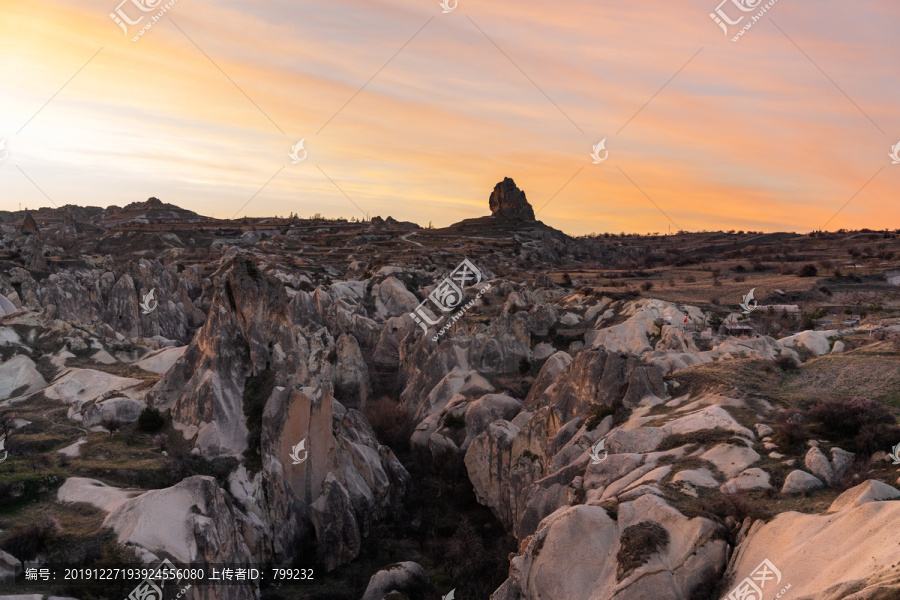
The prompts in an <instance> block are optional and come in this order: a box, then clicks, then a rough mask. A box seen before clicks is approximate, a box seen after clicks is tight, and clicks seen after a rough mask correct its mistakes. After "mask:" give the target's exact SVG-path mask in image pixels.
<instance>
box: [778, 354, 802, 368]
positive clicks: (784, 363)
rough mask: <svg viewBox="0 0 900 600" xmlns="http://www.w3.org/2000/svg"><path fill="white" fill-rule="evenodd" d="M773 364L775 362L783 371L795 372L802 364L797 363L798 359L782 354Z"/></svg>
mask: <svg viewBox="0 0 900 600" xmlns="http://www.w3.org/2000/svg"><path fill="white" fill-rule="evenodd" d="M772 362H774V363H775V366H776V367H778V368H779V369H781V370H782V371H793V370H795V369H796V368H797V367H799V366H800V363H799V362H797V359H796V358H794V357H793V356H792V355H790V354H782V355H781V356H779V357H778V358H776V359H775V360H774V361H772Z"/></svg>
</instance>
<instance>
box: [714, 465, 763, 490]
mask: <svg viewBox="0 0 900 600" xmlns="http://www.w3.org/2000/svg"><path fill="white" fill-rule="evenodd" d="M720 489H721V490H722V491H728V492H737V491H745V490H757V489H764V490H770V489H773V488H772V484H770V483H769V474H768V473H767V472H766V471H763V470H762V469H759V468H752V469H745V470H743V471H741V473H740V474H739V475H738V476H737V477H735V478H733V479H731V480H729V481H728V482H727V483H724V484H722V487H721V488H720Z"/></svg>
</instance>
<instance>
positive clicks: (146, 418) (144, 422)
mask: <svg viewBox="0 0 900 600" xmlns="http://www.w3.org/2000/svg"><path fill="white" fill-rule="evenodd" d="M165 424H166V419H165V417H163V416H162V413H161V412H159V411H158V410H157V409H155V408H153V407H152V406H148V407H147V408H145V409H144V410H142V411H141V414H140V415H139V416H138V429H140V430H141V431H146V432H152V431H156V430H158V429H162V428H163V426H164V425H165Z"/></svg>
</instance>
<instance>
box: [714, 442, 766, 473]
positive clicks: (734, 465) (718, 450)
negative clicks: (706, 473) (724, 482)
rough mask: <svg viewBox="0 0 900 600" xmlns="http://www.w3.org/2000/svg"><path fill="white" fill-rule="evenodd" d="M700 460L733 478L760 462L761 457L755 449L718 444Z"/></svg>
mask: <svg viewBox="0 0 900 600" xmlns="http://www.w3.org/2000/svg"><path fill="white" fill-rule="evenodd" d="M700 458H702V459H705V460H708V461H709V462H711V463H713V464H714V465H716V467H717V468H718V469H719V470H720V471H722V473H724V474H725V476H726V477H729V478H732V477H736V476H737V474H738V473H740V472H741V471H743V470H744V469H746V468H747V467H749V466H750V465H752V464H753V463H755V462H756V461H758V460H759V458H760V456H759V454H757V453H756V452H755V451H754V450H753V448H748V447H746V446H733V445H731V444H718V445H716V446H715V447H713V448H711V449H709V450H707V451H706V452H704V453H703V454H701V455H700Z"/></svg>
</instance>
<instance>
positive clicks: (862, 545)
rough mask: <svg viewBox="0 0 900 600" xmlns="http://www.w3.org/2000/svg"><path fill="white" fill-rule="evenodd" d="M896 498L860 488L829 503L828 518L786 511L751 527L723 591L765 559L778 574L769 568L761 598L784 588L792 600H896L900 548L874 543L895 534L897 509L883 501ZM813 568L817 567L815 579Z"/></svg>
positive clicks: (899, 520) (888, 490)
mask: <svg viewBox="0 0 900 600" xmlns="http://www.w3.org/2000/svg"><path fill="white" fill-rule="evenodd" d="M897 497H900V492H898V491H897V490H896V489H894V488H892V487H891V486H888V485H886V484H884V483H881V482H878V481H866V482H865V483H863V484H860V485H858V486H856V487H854V488H851V489H849V490H847V491H846V492H844V493H843V494H841V495H840V496H839V497H838V498H837V499H835V501H834V502H833V503H832V505H831V509H830V512H829V514H827V515H818V514H804V513H799V512H794V511H790V512H784V513H781V514H779V515H777V516H776V517H775V518H774V519H771V520H770V521H769V522H764V521H762V520H759V521H755V522H754V523H753V525H752V526H751V527H750V528H749V530H748V531H747V534H746V537H745V538H744V539H743V541H742V542H741V543H740V544H739V545H738V547H737V548H736V550H735V552H734V555H733V556H732V558H731V561H730V563H729V566H728V571H727V574H726V576H727V580H728V582H729V586H728V587H727V588H726V589H731V588H732V587H735V586H737V585H738V584H739V583H740V582H741V581H742V580H743V579H744V578H746V577H749V576H750V575H751V574H752V573H754V572H755V571H756V570H757V568H759V567H760V565H762V564H763V561H764V560H768V561H769V564H770V565H771V567H774V569H776V570H777V572H776V571H773V570H772V569H771V568H769V572H770V573H771V574H772V575H773V577H771V578H770V579H769V580H768V581H767V582H766V584H765V587H764V588H763V593H764V594H765V597H767V598H771V597H775V595H776V594H778V593H779V592H780V591H781V590H783V589H784V588H785V587H786V586H788V585H790V592H789V593H790V597H791V598H796V599H797V600H840V599H842V598H848V599H849V598H854V599H856V598H859V599H862V598H884V599H887V598H895V597H898V595H900V585H898V584H897V580H896V570H895V568H894V567H893V566H892V565H896V564H897V563H898V562H900V546H898V545H897V544H896V543H894V544H887V543H885V544H880V543H876V544H873V543H872V540H875V539H881V538H882V537H883V536H884V534H885V532H888V531H896V530H897V528H898V527H900V502H891V501H889V500H892V499H895V498H897ZM835 549H839V551H838V552H836V551H835ZM811 565H816V567H815V576H814V577H811V576H810V572H811V571H810V569H811V568H812V567H811Z"/></svg>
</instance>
